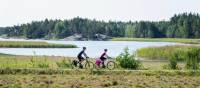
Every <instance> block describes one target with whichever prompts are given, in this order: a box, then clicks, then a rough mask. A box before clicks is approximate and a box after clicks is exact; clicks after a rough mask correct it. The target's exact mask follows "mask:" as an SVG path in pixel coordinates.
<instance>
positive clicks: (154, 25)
mask: <svg viewBox="0 0 200 88" xmlns="http://www.w3.org/2000/svg"><path fill="white" fill-rule="evenodd" d="M74 34H81V35H82V37H84V38H87V39H94V38H95V36H94V35H95V34H104V35H107V36H110V37H130V38H200V16H199V14H196V13H182V14H176V15H174V16H173V17H171V18H170V20H169V21H158V22H151V21H140V22H131V21H130V22H120V21H118V22H114V21H109V22H104V21H97V20H90V19H83V18H80V17H76V18H74V19H71V20H48V19H45V20H44V21H34V22H31V23H27V24H22V25H15V26H11V27H0V35H6V36H7V37H23V38H29V39H36V38H45V39H62V38H65V37H68V36H71V35H74Z"/></svg>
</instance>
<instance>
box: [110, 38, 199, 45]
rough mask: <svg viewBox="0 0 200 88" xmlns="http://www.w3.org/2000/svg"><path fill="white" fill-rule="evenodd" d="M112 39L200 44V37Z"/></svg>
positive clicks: (117, 39) (114, 39)
mask: <svg viewBox="0 0 200 88" xmlns="http://www.w3.org/2000/svg"><path fill="white" fill-rule="evenodd" d="M111 40H112V41H140V42H177V43H187V44H200V39H184V38H113V39H111Z"/></svg>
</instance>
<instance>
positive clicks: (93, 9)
mask: <svg viewBox="0 0 200 88" xmlns="http://www.w3.org/2000/svg"><path fill="white" fill-rule="evenodd" d="M0 11H1V12H0V26H1V27H5V26H12V25H20V24H23V23H30V22H31V21H41V20H44V19H46V18H48V19H62V20H63V19H72V18H74V17H81V18H88V19H97V20H103V21H109V20H111V21H124V22H126V21H161V20H169V19H170V17H172V16H173V15H174V14H179V13H184V12H192V13H199V12H200V0H0Z"/></svg>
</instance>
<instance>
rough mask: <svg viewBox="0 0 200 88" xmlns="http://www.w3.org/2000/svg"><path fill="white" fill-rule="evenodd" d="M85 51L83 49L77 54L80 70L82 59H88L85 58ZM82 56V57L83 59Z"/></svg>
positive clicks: (84, 48)
mask: <svg viewBox="0 0 200 88" xmlns="http://www.w3.org/2000/svg"><path fill="white" fill-rule="evenodd" d="M85 50H86V47H83V50H82V51H81V52H80V53H79V54H78V56H77V57H78V61H79V62H80V68H83V65H82V64H81V63H82V62H83V61H84V60H85V59H84V57H85V58H89V57H88V56H87V54H86V53H85ZM83 55H84V57H83Z"/></svg>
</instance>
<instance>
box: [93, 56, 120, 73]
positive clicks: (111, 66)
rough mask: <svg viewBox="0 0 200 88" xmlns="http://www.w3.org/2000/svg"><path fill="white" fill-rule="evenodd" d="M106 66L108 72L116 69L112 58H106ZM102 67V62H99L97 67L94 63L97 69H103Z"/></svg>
mask: <svg viewBox="0 0 200 88" xmlns="http://www.w3.org/2000/svg"><path fill="white" fill-rule="evenodd" d="M104 63H105V64H106V66H105V67H106V68H107V69H109V70H113V69H115V68H116V63H115V61H113V58H108V59H107V60H106V61H105V62H104ZM105 67H103V62H102V61H101V62H100V64H99V65H97V63H96V68H97V69H99V68H105Z"/></svg>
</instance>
